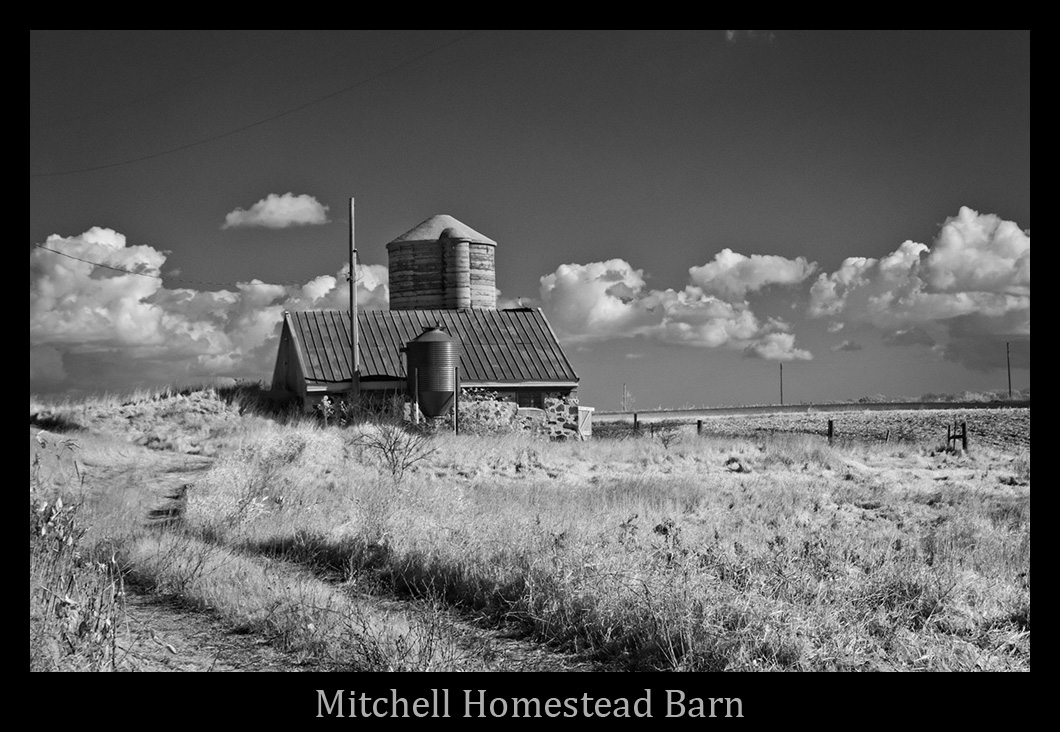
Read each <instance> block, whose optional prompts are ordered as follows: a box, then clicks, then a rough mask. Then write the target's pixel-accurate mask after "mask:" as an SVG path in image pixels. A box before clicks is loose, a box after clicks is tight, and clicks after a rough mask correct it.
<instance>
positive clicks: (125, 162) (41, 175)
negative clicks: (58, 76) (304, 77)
mask: <svg viewBox="0 0 1060 732" xmlns="http://www.w3.org/2000/svg"><path fill="white" fill-rule="evenodd" d="M473 33H475V31H468V32H467V33H465V34H463V35H462V36H459V37H458V38H455V39H453V40H451V41H449V42H448V43H444V44H442V45H441V46H438V47H437V48H433V49H431V50H430V51H427V52H425V53H421V54H420V55H418V56H414V57H412V58H411V59H409V60H408V61H405V62H403V63H400V64H398V65H397V66H392V67H390V68H389V69H385V70H383V71H380V72H379V73H378V74H373V75H372V76H369V77H368V78H367V79H362V80H360V81H358V82H355V83H353V84H350V85H349V86H346V87H343V88H342V89H339V90H337V91H334V92H331V93H330V94H325V95H324V96H322V97H317V98H316V99H313V100H311V101H308V102H306V103H304V104H300V105H298V106H297V107H292V108H291V109H288V110H285V111H283V112H279V113H277V114H274V115H272V116H271V117H266V118H264V119H260V120H258V121H256V122H251V123H250V124H248V125H244V126H243V127H239V128H236V129H234V130H229V131H228V132H223V133H221V134H219V135H214V136H213V137H207V138H204V139H202V140H197V141H196V142H189V143H188V144H186V145H181V146H179V147H174V148H170V149H168V150H162V151H161V152H156V153H151V154H150V155H142V156H140V157H137V158H129V159H128V160H120V161H118V162H114V163H105V164H103V165H94V166H91V167H88V168H76V169H72V170H55V171H51V172H48V173H30V174H29V177H30V178H50V177H54V176H59V175H74V174H77V173H91V172H93V171H96V170H107V169H108V168H117V167H119V166H121V165H130V164H132V163H140V162H143V161H145V160H153V159H154V158H160V157H162V156H164V155H172V154H173V153H177V152H182V151H184V150H188V149H190V148H193V147H198V146H199V145H205V144H206V143H208V142H215V141H216V140H222V139H224V138H226V137H231V136H232V135H237V134H239V133H240V132H246V131H247V130H249V129H253V128H254V127H260V126H261V125H263V124H266V123H268V122H272V121H273V120H277V119H280V118H281V117H286V116H288V115H291V114H294V113H295V112H300V111H302V110H303V109H306V108H307V107H311V106H313V105H315V104H320V103H321V102H324V101H327V100H328V99H332V98H334V97H337V96H339V95H340V94H345V93H346V92H348V91H352V90H353V89H356V88H358V87H360V86H364V85H365V84H368V83H370V82H372V81H375V80H376V79H379V78H382V77H384V76H386V75H387V74H391V73H393V72H395V71H400V70H401V69H404V68H407V67H409V66H411V65H413V64H414V63H416V62H418V61H422V60H423V59H425V58H427V57H428V56H432V55H434V54H436V53H439V52H441V51H444V50H445V49H447V48H449V47H450V46H453V45H456V44H457V43H459V42H460V41H463V40H464V39H466V38H468V37H469V36H471V35H472V34H473ZM131 274H136V273H131Z"/></svg>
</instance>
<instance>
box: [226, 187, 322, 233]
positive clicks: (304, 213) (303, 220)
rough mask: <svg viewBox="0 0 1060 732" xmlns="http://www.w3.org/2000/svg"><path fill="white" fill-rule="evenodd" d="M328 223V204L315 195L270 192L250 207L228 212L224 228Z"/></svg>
mask: <svg viewBox="0 0 1060 732" xmlns="http://www.w3.org/2000/svg"><path fill="white" fill-rule="evenodd" d="M326 223H328V207H327V206H325V205H323V204H322V203H320V202H319V201H318V200H317V199H315V198H314V197H313V196H310V195H306V194H304V193H303V194H301V195H299V196H296V195H294V194H293V193H284V194H283V195H282V196H281V195H277V194H275V193H270V194H269V195H268V196H266V197H265V198H263V199H261V200H260V201H258V202H257V203H255V204H254V205H253V206H251V207H250V208H249V209H247V210H244V209H242V208H237V209H236V210H235V211H231V212H229V213H228V214H227V215H226V216H225V222H224V224H223V225H222V226H221V228H222V229H232V228H236V227H247V226H259V227H264V228H267V229H285V228H287V227H289V226H307V225H312V224H326Z"/></svg>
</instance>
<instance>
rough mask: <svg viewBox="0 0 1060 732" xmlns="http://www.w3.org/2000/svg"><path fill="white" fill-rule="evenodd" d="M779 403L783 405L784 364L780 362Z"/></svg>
mask: <svg viewBox="0 0 1060 732" xmlns="http://www.w3.org/2000/svg"><path fill="white" fill-rule="evenodd" d="M780 405H781V406H784V364H780Z"/></svg>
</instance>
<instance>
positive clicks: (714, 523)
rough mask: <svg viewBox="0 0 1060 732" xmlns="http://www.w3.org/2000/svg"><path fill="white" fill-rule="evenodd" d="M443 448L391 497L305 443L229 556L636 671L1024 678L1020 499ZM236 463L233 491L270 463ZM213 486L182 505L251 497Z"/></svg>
mask: <svg viewBox="0 0 1060 732" xmlns="http://www.w3.org/2000/svg"><path fill="white" fill-rule="evenodd" d="M286 439H295V438H294V437H291V436H290V435H288V437H287V438H286ZM434 439H435V445H434V446H435V449H436V452H435V454H434V455H433V456H432V457H431V459H430V460H425V461H424V462H423V463H421V464H417V465H416V466H414V468H413V469H412V470H411V471H410V472H409V475H408V477H407V479H406V480H405V481H403V482H400V483H398V482H394V481H391V480H385V479H384V478H385V476H386V473H385V466H384V465H381V464H374V465H373V463H372V461H371V459H369V458H368V457H366V456H365V455H363V454H359V453H356V452H349V451H345V452H343V450H342V449H341V447H340V443H341V442H343V441H345V442H346V443H347V444H351V443H355V442H356V438H355V437H354V436H351V435H350V434H349V433H348V431H347V432H346V433H343V432H341V431H338V430H329V431H320V432H317V433H314V434H313V435H312V436H311V437H310V438H309V439H308V440H307V442H306V443H305V444H306V447H305V448H304V449H305V450H308V449H310V448H309V447H308V446H309V445H310V444H312V445H314V448H313V449H314V450H318V451H319V452H317V453H316V457H315V458H314V459H312V460H309V461H307V462H305V463H302V462H300V461H301V459H302V458H301V455H300V457H299V458H298V459H297V460H295V461H293V464H292V469H291V470H290V472H289V473H286V474H284V476H280V475H277V476H275V477H274V479H273V480H272V485H274V486H277V485H282V486H285V488H284V490H285V491H286V492H287V494H288V495H291V496H296V497H297V498H296V499H295V500H294V502H292V503H288V502H287V501H286V500H285V501H284V502H283V503H282V504H279V503H277V502H275V501H272V502H271V503H269V504H268V505H267V506H265V507H264V509H263V510H262V511H261V512H260V513H258V514H255V515H254V516H247V517H244V520H243V523H241V524H240V527H239V528H238V529H237V528H236V527H235V525H231V526H230V527H229V528H227V529H225V531H224V533H223V536H221V537H220V540H221V541H223V542H226V543H233V544H237V545H238V544H239V543H240V542H242V544H241V545H242V546H244V547H245V548H250V549H251V550H256V551H268V552H271V553H272V555H273V556H276V555H277V552H278V555H279V556H289V557H294V556H295V554H298V555H299V556H300V558H301V561H304V562H306V563H308V564H309V565H314V566H317V567H325V568H327V569H329V570H330V571H333V572H337V573H339V574H340V575H341V576H342V577H345V578H347V579H349V580H351V581H355V582H368V583H370V584H371V586H374V587H376V588H379V589H381V590H385V591H387V592H395V593H398V594H402V595H407V596H409V597H413V598H417V597H419V598H431V599H432V601H441V602H444V603H446V604H447V605H449V606H452V607H455V608H459V609H462V610H463V611H466V612H471V613H474V614H476V615H479V616H481V617H484V618H490V619H492V620H494V621H496V622H505V623H513V622H514V623H516V624H518V625H521V626H522V627H523V628H524V631H525V632H526V633H527V634H530V635H532V636H534V637H536V638H538V639H540V640H542V641H544V642H548V643H552V644H556V645H557V646H560V647H563V648H567V649H570V650H576V651H581V652H585V653H588V654H590V655H592V656H594V657H596V658H599V659H603V660H607V661H609V662H613V663H617V664H619V665H622V666H624V667H627V668H631V669H659V668H662V669H694V670H714V669H740V670H750V669H774V668H775V669H839V668H892V667H893V668H934V669H942V668H955V669H961V668H976V667H983V666H987V667H990V668H1019V667H1022V666H1025V665H1026V664H1027V663H1029V645H1028V644H1029V549H1030V548H1029V494H1028V495H1027V496H1025V497H1023V498H1015V499H1013V500H1012V502H1011V503H1010V504H1006V505H1008V508H1004V509H1003V508H999V504H998V502H997V500H996V497H995V496H993V495H992V494H991V493H990V491H988V490H986V489H985V488H984V489H983V490H982V491H980V492H979V493H975V492H972V493H970V494H969V495H968V496H966V497H963V498H961V500H960V501H958V502H956V503H953V504H948V505H947V504H941V503H937V504H933V505H931V506H929V505H927V504H926V503H925V502H923V501H924V500H925V499H924V496H923V495H922V490H921V488H920V486H919V484H918V485H916V486H914V485H912V484H906V483H905V482H903V481H902V480H901V479H896V478H895V477H894V476H890V474H889V473H888V472H887V469H888V466H887V464H888V463H893V461H894V459H895V458H894V452H893V451H892V452H891V453H888V451H887V450H888V449H887V448H876V449H875V454H871V453H868V452H866V451H864V450H861V451H858V454H857V456H856V458H855V457H853V456H851V457H849V458H848V453H847V452H845V451H844V450H841V449H838V448H829V447H828V446H827V445H825V444H822V443H821V442H820V441H818V442H813V441H810V440H803V439H801V438H788V437H780V438H777V439H765V440H757V441H749V440H724V439H700V440H697V439H694V438H693V439H688V440H682V441H681V442H680V443H677V444H670V445H664V444H662V443H661V442H659V441H655V442H651V441H648V440H641V441H622V442H598V443H568V444H550V443H547V442H541V441H538V440H535V439H533V438H531V437H528V436H523V435H506V436H503V437H500V438H486V437H472V436H461V437H454V436H450V435H439V436H437V437H435V438H434ZM326 445H330V447H327V448H325V447H324V446H326ZM261 449H262V450H266V447H265V443H262V446H261ZM898 449H901V450H908V448H907V447H902V448H895V450H898ZM302 454H303V455H304V453H302ZM903 454H904V453H903ZM913 457H915V458H916V459H917V460H924V459H927V458H923V457H922V456H913ZM733 458H736V459H737V460H739V461H740V463H741V465H744V466H746V469H745V470H744V471H742V472H734V471H733V470H732V468H731V463H730V462H729V461H730V460H732V459H733ZM242 459H245V460H248V461H249V462H248V463H247V465H245V466H244V467H243V468H241V469H240V471H239V472H240V473H241V474H242V475H244V476H250V475H253V474H254V473H255V471H256V470H262V469H264V468H263V466H265V465H267V464H268V459H267V458H263V457H254V454H253V453H252V452H248V453H245V454H244V456H243V458H242ZM848 460H852V461H853V464H854V465H855V466H858V467H856V468H854V470H855V471H860V472H857V473H855V472H852V470H850V469H847V465H848ZM866 460H868V461H870V462H871V461H875V462H876V463H877V464H878V465H877V467H878V469H879V470H878V474H877V475H874V474H873V471H876V468H872V470H871V471H869V472H866V468H865V467H861V466H865V465H866V463H865V461H866ZM310 465H312V466H313V467H312V469H311V470H312V471H313V472H311V470H310V467H309V466H310ZM253 466H257V467H253ZM325 466H327V467H325ZM870 467H871V466H870ZM321 471H323V472H324V473H325V475H326V476H327V477H326V478H324V476H322V475H321ZM987 472H989V471H987ZM303 477H305V478H306V479H305V480H304V481H303V480H302V478H303ZM322 478H323V479H322ZM888 481H893V482H891V483H888ZM209 486H210V488H208V489H207V490H205V491H204V492H203V493H201V494H200V495H199V496H198V498H195V497H194V496H193V504H194V503H196V502H199V501H202V502H207V501H210V500H217V495H218V493H219V492H220V493H224V492H226V491H230V492H231V496H230V498H229V500H230V501H231V500H233V499H234V497H235V496H236V495H238V494H239V491H240V490H242V489H237V488H236V487H235V486H236V484H235V483H234V482H225V481H222V482H218V483H209ZM211 496H212V498H211ZM231 505H233V506H234V505H238V501H234V502H233V503H232V504H231ZM293 506H297V507H298V508H297V509H292V507H293ZM1006 511H1008V512H1014V513H1010V514H1006V513H1005V512H1006ZM207 513H210V514H213V515H217V514H216V512H215V511H213V510H212V509H211V510H209V511H207ZM1006 516H1010V517H1011V518H1005V517H1006ZM1024 519H1025V520H1024ZM295 546H301V549H300V550H299V552H300V553H299V552H296V553H295V554H292V553H290V552H292V551H293V550H292V549H285V548H284V547H295ZM308 547H312V548H311V549H309V548H308ZM1021 573H1022V575H1023V579H1019V576H1020V575H1021Z"/></svg>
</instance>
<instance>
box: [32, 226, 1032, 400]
mask: <svg viewBox="0 0 1060 732" xmlns="http://www.w3.org/2000/svg"><path fill="white" fill-rule="evenodd" d="M44 246H45V247H47V248H49V249H55V250H57V251H61V252H64V253H66V254H68V255H70V257H78V258H79V259H82V260H88V261H79V260H78V259H71V258H69V257H64V256H61V255H59V254H55V253H53V252H49V251H46V250H45V249H42V248H39V247H34V248H32V249H31V251H30V384H31V390H34V389H40V390H50V391H57V390H68V389H70V388H82V387H84V388H88V387H89V386H91V387H92V388H93V389H94V390H102V389H110V390H121V389H131V388H138V387H140V386H144V385H149V384H153V385H163V384H172V383H189V382H193V381H196V380H199V381H201V380H205V379H209V378H213V377H231V378H250V379H268V378H269V376H270V375H271V373H272V368H273V363H274V360H275V356H276V346H277V339H278V336H279V332H280V323H281V319H282V314H283V311H284V310H308V309H347V308H348V307H349V289H348V287H347V284H346V283H347V273H348V266H346V265H344V266H343V268H342V269H341V270H340V271H339V272H337V273H335V274H329V275H320V276H317V277H314V278H312V279H310V280H308V281H306V282H305V283H303V284H299V285H294V286H290V285H279V284H272V283H268V282H263V281H261V280H257V279H251V280H248V281H245V282H239V283H238V284H235V285H233V286H230V287H228V288H226V289H222V290H216V291H211V290H196V289H192V288H189V287H180V286H167V285H168V284H171V283H173V280H172V279H171V278H172V277H173V274H172V273H170V272H166V275H165V276H166V277H167V278H169V279H163V278H162V277H161V273H162V272H163V271H164V267H165V263H166V259H167V253H166V252H162V251H159V250H156V249H154V248H152V247H150V246H145V245H136V244H134V243H130V242H129V241H127V239H126V237H125V236H124V235H123V234H121V233H119V232H117V231H115V230H113V229H108V228H104V227H92V228H91V229H89V230H87V231H85V232H84V233H82V234H79V235H77V236H69V237H64V236H59V235H52V236H50V237H48V239H47V241H46V242H45V243H44ZM90 262H98V263H100V265H103V266H96V265H94V264H91V263H90ZM110 268H113V269H110ZM121 270H126V271H127V272H125V271H121ZM688 273H689V275H688V280H687V282H686V283H684V285H683V287H681V288H680V289H675V288H666V289H661V288H653V287H651V286H650V284H649V279H650V278H649V277H648V276H646V275H645V272H644V270H642V269H638V268H636V267H634V266H633V265H632V264H630V263H629V262H627V261H625V260H624V259H609V260H605V261H598V262H588V263H584V264H579V263H570V264H563V265H560V266H559V267H557V268H556V269H555V270H554V271H553V272H551V273H548V274H546V275H544V276H542V277H541V278H540V290H539V299H537V298H535V299H533V300H530V299H523V300H522V304H525V305H527V306H532V307H538V306H539V307H541V308H542V309H543V310H544V312H545V314H546V316H547V317H548V318H549V320H550V322H551V323H552V324H553V326H554V328H555V330H556V332H557V334H558V335H559V336H560V338H561V340H562V342H563V343H564V345H565V346H568V347H570V348H573V349H578V348H590V347H592V345H593V344H595V343H599V342H602V341H608V340H617V339H631V338H642V339H646V340H650V341H653V342H655V343H659V344H667V345H683V346H689V347H694V348H725V349H729V350H734V351H738V352H740V353H742V354H743V355H745V356H747V357H752V358H762V359H767V360H776V361H791V360H809V359H812V358H813V354H812V353H811V352H810V351H809V350H808V349H807V348H805V346H804V344H800V343H797V342H796V331H797V330H798V326H799V325H800V323H799V321H798V320H796V321H795V323H794V325H793V324H791V323H789V322H785V320H781V319H779V318H776V317H770V316H769V315H768V314H765V313H762V312H761V311H762V310H763V308H764V307H765V301H766V300H768V301H769V302H770V303H771V304H772V306H773V307H774V308H780V307H783V308H784V311H785V312H789V311H788V309H787V307H786V302H788V301H790V303H791V304H792V305H794V304H795V303H796V302H800V303H804V302H805V297H806V294H807V290H808V291H809V307H808V310H807V311H806V313H805V314H809V315H810V316H811V317H814V318H818V319H826V320H827V331H828V332H829V333H838V332H840V330H843V329H844V327H845V326H847V325H850V326H851V329H850V330H847V331H844V335H845V334H846V333H848V332H849V333H851V334H852V335H858V336H860V335H863V334H864V330H863V328H864V326H869V327H870V328H874V329H875V330H876V331H878V332H879V334H880V335H881V336H882V342H883V343H884V344H885V345H888V346H897V345H903V346H907V347H908V346H912V347H920V348H923V347H927V348H930V349H932V350H933V351H934V352H935V353H937V354H938V355H939V356H940V357H942V358H945V359H949V360H951V361H956V362H958V363H961V364H962V365H964V366H967V367H969V368H974V369H990V368H995V367H999V366H1000V367H1001V368H1004V365H1005V342H1006V341H1014V342H1016V341H1025V342H1027V343H1029V340H1030V234H1029V231H1023V230H1021V229H1020V228H1019V227H1018V226H1017V225H1016V223H1015V222H1011V221H1004V220H1002V219H1001V218H999V217H997V216H994V215H992V214H979V213H977V212H975V211H973V210H971V209H969V208H961V209H960V211H959V213H958V214H957V215H956V216H954V217H951V218H950V219H948V220H947V221H946V222H945V224H944V225H943V226H942V228H941V230H940V232H939V234H938V236H937V237H936V239H935V241H934V242H933V243H932V245H931V246H927V245H925V244H920V243H916V242H913V241H906V242H904V243H902V244H901V245H900V246H898V247H897V248H896V249H895V250H894V251H892V252H890V253H889V254H887V255H886V256H883V257H880V258H872V257H849V258H847V259H846V260H844V261H843V262H842V264H841V265H840V266H839V267H838V268H837V269H836V270H835V271H833V272H819V271H818V267H817V265H816V264H815V263H813V262H809V261H807V260H806V259H805V258H803V257H797V258H795V259H787V258H784V257H779V256H772V255H754V254H752V255H743V254H739V253H736V252H733V251H732V250H730V249H723V250H722V251H720V252H718V253H717V254H716V255H714V257H713V258H712V259H711V260H710V261H708V262H706V263H704V264H702V265H696V266H692V267H690V268H689V269H688ZM815 275H816V277H815ZM360 278H361V280H360V282H359V284H358V288H359V297H360V302H361V306H362V307H364V308H366V309H370V308H385V307H387V305H388V302H389V286H388V270H387V267H386V266H383V265H361V267H360ZM767 292H771V293H772V296H771V297H765V296H766V294H767ZM498 295H500V293H498ZM775 296H782V297H786V298H787V301H784V302H781V301H780V300H779V299H778V298H777V297H775ZM789 296H790V297H789ZM517 304H519V303H517V302H516V301H513V300H507V299H501V300H499V302H498V306H499V307H507V306H515V305H517ZM801 307H802V306H801V304H800V308H801ZM756 311H757V312H756ZM789 314H790V312H789ZM823 329H824V328H823V327H822V330H823ZM858 340H861V338H860V337H859V338H858ZM820 347H821V348H822V349H825V348H830V350H831V351H833V352H835V353H841V352H846V351H853V350H857V349H858V348H860V347H861V346H860V344H859V343H855V342H853V341H851V340H844V341H843V342H842V343H839V344H838V345H834V346H827V345H825V344H823V343H821V344H820ZM1023 352H1024V353H1026V352H1027V351H1026V349H1023ZM627 358H635V356H633V355H627ZM1020 365H1021V364H1019V363H1017V362H1015V361H1014V362H1013V366H1016V367H1019V366H1020ZM1026 367H1029V362H1028V363H1027V364H1026Z"/></svg>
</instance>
